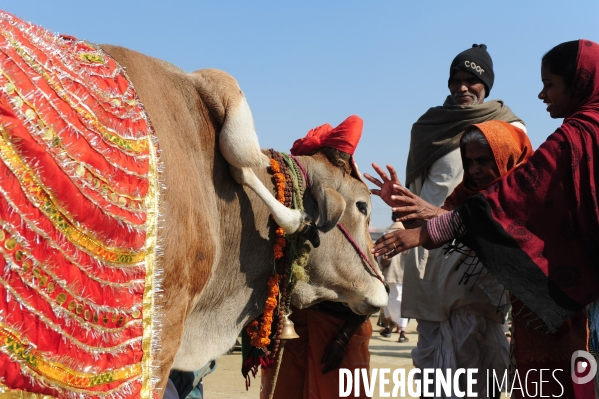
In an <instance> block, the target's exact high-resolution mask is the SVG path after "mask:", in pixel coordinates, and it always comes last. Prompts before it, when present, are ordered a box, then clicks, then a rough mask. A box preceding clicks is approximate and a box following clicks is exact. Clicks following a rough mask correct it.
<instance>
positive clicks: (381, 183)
mask: <svg viewBox="0 0 599 399" xmlns="http://www.w3.org/2000/svg"><path fill="white" fill-rule="evenodd" d="M372 168H373V169H374V170H375V171H376V173H378V175H379V176H380V178H381V180H379V179H377V178H376V177H373V176H371V175H369V174H368V173H364V178H365V179H366V180H368V181H369V182H371V183H372V184H374V185H375V186H377V187H378V189H377V188H374V189H372V190H370V192H371V193H372V194H374V195H378V196H379V197H381V199H382V200H383V201H385V203H386V204H387V205H389V206H390V207H393V206H401V205H402V204H401V203H397V202H395V200H393V198H392V196H393V194H394V192H393V186H394V185H400V186H401V182H400V181H399V179H398V178H397V172H395V169H394V168H393V166H391V165H387V170H388V171H389V176H387V173H386V172H385V171H384V170H383V169H382V168H381V167H380V166H378V165H377V164H376V163H373V164H372Z"/></svg>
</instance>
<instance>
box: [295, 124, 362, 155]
mask: <svg viewBox="0 0 599 399" xmlns="http://www.w3.org/2000/svg"><path fill="white" fill-rule="evenodd" d="M363 125H364V122H363V121H362V118H360V117H359V116H356V115H352V116H350V117H349V118H347V119H346V120H344V121H343V122H341V124H340V125H339V126H337V127H336V128H334V129H333V127H332V126H331V125H329V124H328V123H325V124H324V125H321V126H318V127H316V128H314V129H312V130H310V131H309V132H308V134H307V135H306V137H304V138H302V139H298V140H296V141H295V143H293V147H291V154H292V155H310V154H313V153H314V152H316V151H318V150H319V149H321V148H323V147H331V148H335V149H337V150H339V151H342V152H345V153H347V154H350V155H353V154H354V151H355V150H356V147H357V146H358V142H359V141H360V137H361V136H362V127H363Z"/></svg>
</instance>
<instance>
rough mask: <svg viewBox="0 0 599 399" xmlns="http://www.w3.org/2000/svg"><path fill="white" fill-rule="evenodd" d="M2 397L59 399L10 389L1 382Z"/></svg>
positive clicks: (9, 398) (14, 398) (12, 398)
mask: <svg viewBox="0 0 599 399" xmlns="http://www.w3.org/2000/svg"><path fill="white" fill-rule="evenodd" d="M0 397H2V399H57V398H56V396H51V395H42V394H39V393H31V392H27V391H21V390H20V389H10V388H9V387H7V386H6V385H4V384H2V382H0Z"/></svg>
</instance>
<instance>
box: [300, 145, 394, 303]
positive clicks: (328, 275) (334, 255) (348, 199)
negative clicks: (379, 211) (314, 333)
mask: <svg viewBox="0 0 599 399" xmlns="http://www.w3.org/2000/svg"><path fill="white" fill-rule="evenodd" d="M298 159H299V161H300V163H302V164H303V166H304V167H305V169H306V171H307V175H308V179H309V183H310V186H311V187H310V189H309V190H307V191H306V194H305V195H304V207H305V210H306V212H307V213H308V214H309V215H310V216H311V217H312V218H313V219H314V220H315V222H316V226H317V228H318V230H319V236H320V243H321V244H320V246H319V247H318V248H313V249H312V250H311V252H310V257H309V260H308V265H307V267H306V272H307V274H308V276H309V280H308V281H307V282H306V281H298V283H297V285H296V287H295V289H294V291H293V295H292V302H293V304H294V305H295V306H297V307H299V308H305V307H308V306H311V305H313V304H315V303H317V302H321V301H323V300H331V301H335V302H343V303H345V304H347V305H348V306H349V307H350V308H351V309H352V310H353V311H354V312H355V313H358V314H372V313H374V312H376V311H377V310H378V309H379V308H380V307H382V306H385V305H386V304H387V292H386V290H385V286H384V285H383V283H382V282H381V280H379V277H380V276H377V274H378V273H379V272H378V268H376V260H375V259H374V257H373V256H372V255H371V253H370V248H371V247H372V245H373V244H372V240H371V239H370V234H369V232H368V225H369V223H370V212H371V209H372V206H371V202H370V190H369V189H368V187H366V184H364V182H363V181H362V180H361V179H359V178H358V177H357V175H356V173H355V171H354V170H353V168H352V167H351V164H350V162H351V160H350V157H349V154H345V153H343V152H340V151H338V150H334V149H331V148H325V149H323V150H321V151H319V152H318V153H316V154H314V155H311V156H303V157H298ZM339 223H341V224H342V225H343V227H344V228H345V229H346V230H347V231H348V232H349V234H350V235H351V237H352V238H353V240H354V241H355V243H356V244H357V245H358V246H359V248H360V249H361V251H362V252H363V254H365V255H366V257H367V258H368V260H369V262H370V264H371V265H374V266H375V270H376V271H377V274H375V273H374V272H373V270H372V269H371V267H370V266H369V265H368V264H367V263H366V262H365V261H364V259H363V258H362V256H361V255H360V254H359V253H358V251H357V250H356V249H355V248H354V246H353V245H352V243H351V242H350V241H349V240H348V238H347V237H346V236H345V235H344V234H343V232H342V231H341V230H340V229H339V228H338V226H337V225H338V224H339Z"/></svg>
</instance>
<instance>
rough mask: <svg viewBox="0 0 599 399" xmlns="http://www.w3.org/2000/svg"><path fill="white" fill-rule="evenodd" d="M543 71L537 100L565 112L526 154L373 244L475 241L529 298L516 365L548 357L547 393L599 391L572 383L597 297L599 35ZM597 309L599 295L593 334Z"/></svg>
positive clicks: (400, 246)
mask: <svg viewBox="0 0 599 399" xmlns="http://www.w3.org/2000/svg"><path fill="white" fill-rule="evenodd" d="M541 80H542V82H543V89H542V90H541V92H540V93H539V99H541V100H542V101H543V102H544V103H545V104H547V111H548V112H549V115H550V116H551V117H552V118H565V119H564V121H563V124H562V125H561V126H560V127H559V128H558V129H557V130H556V131H555V132H554V133H553V134H552V135H551V136H549V137H548V139H547V140H546V141H545V142H544V143H543V144H542V145H541V146H540V147H539V149H538V150H537V151H536V152H535V154H534V155H533V156H532V157H531V158H530V159H529V160H528V162H526V163H525V164H524V165H522V166H521V167H519V168H518V169H516V170H515V171H514V172H513V173H511V174H509V175H508V176H507V177H506V178H504V179H501V180H500V181H499V182H498V183H497V184H495V185H493V186H492V187H491V188H490V189H489V190H487V191H485V192H483V193H481V194H477V195H474V196H472V197H469V198H468V199H466V200H465V201H464V203H463V204H461V205H460V206H458V207H457V208H456V209H455V210H453V211H451V212H448V213H444V214H442V215H441V216H439V217H436V218H432V219H430V220H429V221H428V222H427V224H426V225H425V226H421V227H418V228H416V229H413V230H410V231H396V232H394V233H393V234H392V235H387V236H383V237H382V238H381V239H379V240H378V241H377V243H376V245H375V247H374V249H373V251H374V252H375V253H376V254H388V256H392V255H394V254H397V253H399V252H401V251H405V250H407V249H410V248H414V247H416V246H418V245H426V246H427V247H438V246H441V245H443V243H445V242H447V241H450V240H452V239H454V238H458V239H459V240H460V241H462V242H466V243H468V245H469V246H470V247H471V248H473V249H474V250H475V251H476V253H477V255H478V257H479V258H480V260H481V262H482V263H483V264H484V265H485V267H486V268H487V269H488V270H489V271H490V273H491V274H492V275H493V276H494V277H495V278H497V279H498V280H499V281H500V282H501V283H502V284H504V285H505V287H506V288H507V289H509V290H510V292H511V293H512V294H513V295H514V296H515V297H516V298H518V299H519V300H520V301H521V302H522V305H521V306H520V309H516V308H515V309H514V316H515V320H516V321H517V320H518V318H519V317H522V320H521V323H520V327H519V326H518V325H516V329H515V331H514V338H513V339H514V341H515V346H516V349H517V350H518V354H517V356H516V362H517V363H516V369H517V370H518V371H519V372H522V373H526V371H527V369H528V370H531V371H533V370H534V369H535V368H536V369H538V365H543V366H548V365H550V366H551V367H550V368H551V369H552V370H553V372H554V376H555V378H551V379H550V380H549V381H548V382H546V383H545V385H544V389H543V395H548V396H551V395H553V396H554V397H556V396H560V395H561V396H560V397H564V398H577V399H579V398H592V397H594V392H593V382H592V381H591V382H589V383H586V384H578V383H574V382H573V381H572V378H571V376H570V367H571V366H572V368H573V370H576V369H578V367H574V366H575V365H574V364H572V365H571V356H572V355H573V353H574V352H575V351H577V350H581V351H586V350H587V349H588V345H587V343H588V336H587V318H586V315H585V306H587V305H589V304H591V303H593V301H596V300H597V298H599V266H598V265H599V252H598V250H597V249H598V248H599V200H598V198H597V188H598V187H599V172H598V171H599V44H597V43H595V42H592V41H589V40H577V41H573V42H566V43H562V44H560V45H558V46H556V47H554V48H553V49H551V50H550V51H549V52H547V54H545V55H544V56H543V59H542V61H541ZM596 309H597V307H596V303H593V306H591V312H590V314H589V319H590V330H591V333H592V338H593V339H595V338H596V337H597V330H598V329H599V326H598V324H599V317H598V316H599V315H598V314H597V311H596ZM533 328H535V329H534V330H533ZM543 330H544V331H543ZM547 332H552V333H551V334H547ZM521 337H523V338H521ZM522 340H529V342H531V344H530V345H521V342H522ZM595 350H596V348H595ZM586 365H587V366H588V363H586ZM577 375H578V374H577ZM556 379H557V381H556ZM535 381H539V380H538V379H532V381H528V384H529V385H528V386H529V389H534V388H535V386H534V384H536V382H535ZM525 383H526V382H525ZM548 385H549V386H548Z"/></svg>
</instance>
